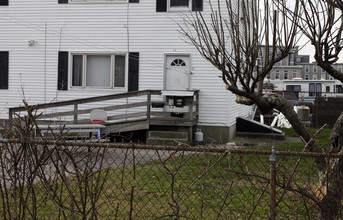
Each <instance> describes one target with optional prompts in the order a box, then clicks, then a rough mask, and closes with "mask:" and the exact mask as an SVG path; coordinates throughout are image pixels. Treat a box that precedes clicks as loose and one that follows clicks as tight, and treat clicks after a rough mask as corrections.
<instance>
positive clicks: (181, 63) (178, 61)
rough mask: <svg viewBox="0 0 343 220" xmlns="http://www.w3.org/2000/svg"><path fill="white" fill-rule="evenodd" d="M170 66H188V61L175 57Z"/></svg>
mask: <svg viewBox="0 0 343 220" xmlns="http://www.w3.org/2000/svg"><path fill="white" fill-rule="evenodd" d="M170 66H186V63H185V62H184V61H183V60H182V59H175V60H173V62H171V64H170Z"/></svg>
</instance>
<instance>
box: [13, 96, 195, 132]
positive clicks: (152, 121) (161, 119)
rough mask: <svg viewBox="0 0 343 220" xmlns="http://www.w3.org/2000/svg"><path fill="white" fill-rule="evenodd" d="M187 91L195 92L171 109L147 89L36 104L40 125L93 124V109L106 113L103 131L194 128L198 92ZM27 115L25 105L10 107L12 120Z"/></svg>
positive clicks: (165, 102) (161, 98)
mask: <svg viewBox="0 0 343 220" xmlns="http://www.w3.org/2000/svg"><path fill="white" fill-rule="evenodd" d="M187 92H191V93H192V94H193V95H192V96H189V97H185V99H184V107H173V108H168V107H169V106H168V101H167V99H166V97H165V96H163V95H162V91H160V90H144V91H137V92H128V93H121V94H114V95H106V96H98V97H91V98H85V99H76V100H69V101H61V102H54V103H45V104H38V105H35V106H34V107H35V109H36V110H37V114H40V116H39V117H38V124H41V125H53V124H65V125H73V124H74V125H76V124H85V125H87V124H88V125H90V124H91V121H90V113H91V111H92V110H95V109H102V110H104V111H106V113H107V120H106V121H105V122H104V123H103V125H105V128H103V129H102V131H101V133H102V134H108V133H118V132H126V131H136V130H149V128H150V126H181V127H182V126H183V127H191V126H194V125H196V124H197V122H198V112H199V91H187ZM152 103H159V104H162V105H164V107H161V106H157V107H156V105H152ZM24 114H26V109H25V107H15V108H10V109H9V120H10V121H11V120H13V119H14V118H15V117H18V116H19V115H24ZM175 115H176V116H175ZM180 115H181V116H182V117H181V116H180ZM86 127H87V126H86ZM90 127H91V125H90Z"/></svg>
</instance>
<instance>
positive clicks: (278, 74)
mask: <svg viewBox="0 0 343 220" xmlns="http://www.w3.org/2000/svg"><path fill="white" fill-rule="evenodd" d="M275 79H280V72H279V71H278V70H276V71H275Z"/></svg>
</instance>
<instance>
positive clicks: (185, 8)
mask: <svg viewBox="0 0 343 220" xmlns="http://www.w3.org/2000/svg"><path fill="white" fill-rule="evenodd" d="M191 11H193V12H194V11H202V13H203V14H204V15H209V12H210V10H209V6H208V5H207V3H206V1H203V0H32V1H28V0H0V97H1V98H0V117H1V118H8V108H10V107H16V106H19V105H21V104H22V101H21V100H22V99H23V98H25V99H26V100H28V102H29V104H37V103H49V102H55V101H64V100H73V99H80V98H87V97H94V96H103V95H109V94H116V93H125V92H129V91H136V90H150V89H153V90H199V91H200V92H199V98H200V100H199V119H198V126H199V127H201V128H202V129H203V132H204V134H205V136H206V137H208V138H214V139H217V140H218V139H220V138H222V140H224V141H225V140H227V138H228V137H229V134H230V135H232V134H233V132H234V125H235V122H236V117H237V116H248V115H249V114H250V113H251V109H252V108H251V107H248V106H243V105H238V104H236V103H235V96H234V95H232V94H230V93H229V92H228V91H227V90H226V89H225V86H224V84H223V82H222V80H221V78H219V77H218V76H220V73H219V72H218V71H217V70H216V69H215V68H214V67H213V66H212V65H211V64H210V63H209V62H207V61H206V60H204V59H203V58H202V57H201V56H200V55H199V54H198V52H197V51H196V49H195V48H194V47H193V45H191V44H189V43H187V42H186V41H185V39H183V38H182V37H181V35H180V33H179V32H178V29H179V27H178V22H181V21H182V17H183V15H184V14H188V13H192V12H191ZM208 17H209V16H208Z"/></svg>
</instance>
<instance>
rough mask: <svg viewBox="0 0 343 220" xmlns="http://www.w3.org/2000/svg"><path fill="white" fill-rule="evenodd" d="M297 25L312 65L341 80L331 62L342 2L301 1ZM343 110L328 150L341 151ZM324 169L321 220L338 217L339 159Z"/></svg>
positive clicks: (342, 25)
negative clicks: (308, 44)
mask: <svg viewBox="0 0 343 220" xmlns="http://www.w3.org/2000/svg"><path fill="white" fill-rule="evenodd" d="M300 4H301V19H299V23H298V24H299V28H300V29H301V31H302V33H303V34H304V35H305V36H306V37H307V38H308V39H309V40H310V42H311V44H312V45H313V47H314V49H315V54H314V58H315V60H316V65H318V66H320V67H321V68H322V69H323V70H325V71H326V72H327V73H328V74H329V75H331V76H332V77H334V78H335V79H337V80H339V81H341V82H343V73H342V72H340V71H339V70H337V69H336V68H335V67H334V66H333V65H332V64H334V63H336V62H337V61H338V59H339V54H340V53H341V52H342V49H343V44H342V43H343V41H342V31H343V1H341V0H327V1H321V0H315V1H308V0H301V1H300ZM342 135H343V113H342V114H341V115H340V117H339V118H338V120H337V121H336V123H335V125H334V127H333V131H332V133H331V137H330V140H329V143H328V147H329V152H330V153H339V154H342V153H343V149H342V147H343V137H342ZM326 163H327V164H328V168H327V169H326V171H325V172H324V174H323V175H322V176H323V178H322V179H321V186H320V187H321V189H322V191H323V193H322V197H321V201H320V203H319V206H321V207H322V209H321V211H322V212H321V218H322V219H338V218H339V216H340V213H339V212H340V208H341V200H342V189H343V187H342V186H343V185H342V183H343V175H342V170H343V161H342V160H340V159H328V160H327V161H326Z"/></svg>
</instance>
